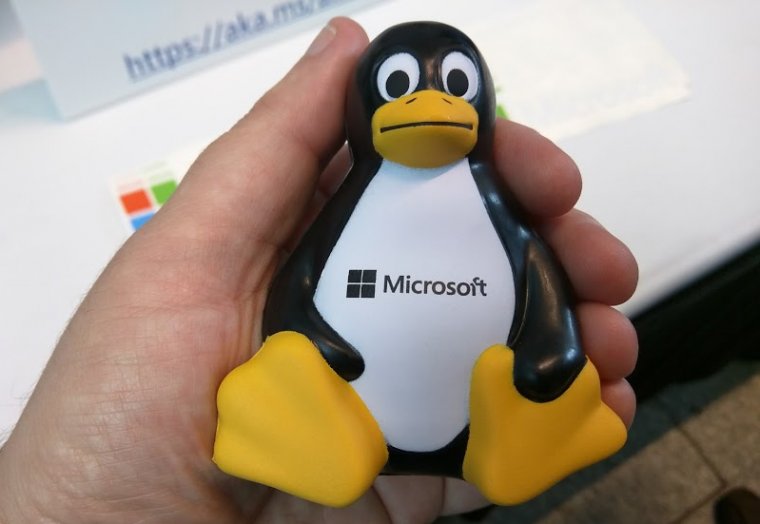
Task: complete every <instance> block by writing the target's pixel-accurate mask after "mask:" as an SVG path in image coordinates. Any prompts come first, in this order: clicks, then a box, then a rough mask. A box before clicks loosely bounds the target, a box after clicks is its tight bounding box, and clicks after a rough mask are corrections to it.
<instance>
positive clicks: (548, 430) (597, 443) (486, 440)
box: [463, 345, 626, 504]
mask: <svg viewBox="0 0 760 524" xmlns="http://www.w3.org/2000/svg"><path fill="white" fill-rule="evenodd" d="M571 356H572V355H571ZM515 358H516V354H515V353H514V352H513V351H512V350H511V349H510V348H508V347H505V346H502V345H497V346H492V347H490V348H488V349H487V350H486V351H484V352H483V354H482V355H481V356H480V358H479V359H478V361H477V362H476V363H475V366H474V368H473V373H472V382H471V390H470V440H469V442H468V444H467V451H466V453H465V459H464V464H463V476H464V478H465V480H467V481H468V482H471V483H472V484H475V485H476V486H477V487H478V489H479V490H480V492H481V493H482V494H483V495H484V496H485V497H486V498H487V499H488V500H490V501H491V502H493V503H495V504H517V503H521V502H524V501H526V500H528V499H530V498H533V497H535V496H536V495H538V494H539V493H541V492H542V491H544V490H546V489H548V488H549V487H551V486H552V485H553V484H554V483H556V482H557V481H559V480H561V479H562V478H564V477H566V476H567V475H569V474H570V473H573V472H574V471H577V470H578V469H581V468H582V467H585V466H588V465H590V464H592V463H594V462H597V461H599V460H601V459H603V458H605V457H607V456H609V455H611V454H612V453H614V452H615V451H617V450H618V449H620V447H622V445H623V444H624V443H625V440H626V428H625V425H624V424H623V422H622V421H621V420H620V418H619V417H618V416H617V415H616V414H615V413H614V412H613V411H612V410H611V409H610V408H609V407H608V406H607V405H605V404H604V403H603V402H602V400H601V391H600V383H599V375H598V374H597V372H596V369H595V368H594V365H593V364H592V363H591V362H590V361H588V360H587V359H585V358H584V359H583V360H582V361H581V363H582V368H581V370H580V373H575V374H574V375H572V379H571V380H570V384H569V387H568V386H565V387H564V389H563V391H562V392H561V393H560V394H559V396H557V397H556V398H555V399H554V400H550V401H545V402H538V401H534V400H530V399H529V398H528V397H526V396H525V395H524V393H522V392H520V391H518V390H517V387H516V386H515V384H516V383H517V382H518V380H517V376H516V374H517V371H516V367H515ZM570 361H571V362H572V360H570ZM559 369H560V370H562V369H565V368H563V367H559ZM569 369H570V370H572V369H573V368H572V367H570V368H569ZM552 370H553V371H555V372H556V368H552ZM505 376H506V377H508V380H507V381H506V384H505V380H504V377H505ZM528 376H531V375H528ZM553 376H554V375H550V376H549V378H550V379H551V378H552V377H553ZM556 376H559V375H556ZM533 377H535V374H534V375H533V376H531V378H533ZM521 378H523V379H524V378H525V377H521ZM562 378H564V379H566V378H567V377H562ZM558 384H559V385H560V386H561V385H562V384H563V382H562V381H560V380H557V381H556V383H555V384H553V385H554V386H555V387H559V386H558ZM545 391H547V390H543V391H539V393H543V392H545ZM549 391H550V390H549ZM552 393H554V394H556V391H553V392H552Z"/></svg>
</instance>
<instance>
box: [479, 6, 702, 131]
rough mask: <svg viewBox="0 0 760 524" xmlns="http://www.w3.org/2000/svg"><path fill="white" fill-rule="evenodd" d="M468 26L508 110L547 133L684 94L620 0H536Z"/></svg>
mask: <svg viewBox="0 0 760 524" xmlns="http://www.w3.org/2000/svg"><path fill="white" fill-rule="evenodd" d="M470 30H471V31H472V33H473V34H472V36H473V38H474V39H475V40H476V43H477V45H478V47H479V48H480V50H481V52H482V53H483V55H484V56H485V58H486V61H487V62H488V65H489V67H490V69H491V72H492V74H493V76H494V81H495V83H496V85H497V90H498V91H497V98H498V100H499V102H500V103H501V104H502V105H503V106H504V108H505V109H506V111H507V113H508V114H509V116H510V118H512V119H513V120H515V121H518V122H521V123H524V124H527V125H529V126H531V127H534V128H536V129H538V130H539V131H541V132H542V133H543V134H545V135H546V136H548V137H550V138H552V139H554V140H558V139H561V138H565V137H568V136H572V135H577V134H580V133H582V132H584V131H588V130H590V129H592V128H594V127H597V126H600V125H603V124H606V123H609V122H612V121H615V120H621V119H625V118H629V117H631V116H634V115H636V114H639V113H643V112H646V111H651V110H654V109H657V108H659V107H662V106H664V105H666V104H670V103H673V102H677V101H679V100H682V99H684V98H685V97H687V96H688V94H689V88H688V77H687V75H686V73H685V72H684V71H683V69H682V68H681V67H680V65H679V64H678V63H677V62H676V60H675V59H674V58H673V57H672V56H671V55H670V54H669V53H668V52H667V51H666V50H665V48H664V47H663V46H662V45H661V44H660V42H659V41H658V40H657V38H655V37H654V36H653V35H652V34H651V33H650V32H649V31H648V30H647V29H646V27H644V26H643V25H642V23H641V22H640V21H639V19H638V18H637V17H636V16H635V15H634V14H633V13H631V12H630V11H629V9H628V8H627V7H625V5H623V4H622V3H621V2H620V1H619V0H539V1H536V2H532V3H530V4H529V5H528V6H527V7H525V8H523V9H522V10H519V11H513V12H511V13H510V15H509V16H507V17H498V18H496V19H489V20H488V21H484V22H480V23H477V24H475V25H473V26H471V29H470Z"/></svg>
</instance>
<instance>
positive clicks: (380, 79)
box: [377, 53, 420, 102]
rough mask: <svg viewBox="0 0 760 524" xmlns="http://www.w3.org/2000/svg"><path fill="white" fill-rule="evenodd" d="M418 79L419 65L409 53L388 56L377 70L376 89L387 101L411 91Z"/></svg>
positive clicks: (415, 86)
mask: <svg viewBox="0 0 760 524" xmlns="http://www.w3.org/2000/svg"><path fill="white" fill-rule="evenodd" d="M419 81H420V65H419V64H418V63H417V60H416V59H415V58H414V57H413V56H412V55H410V54H409V53H396V54H395V55H391V56H389V57H388V58H386V59H385V61H384V62H383V63H382V64H381V65H380V69H378V71H377V89H378V91H380V96H382V97H383V98H384V99H385V100H387V101H388V102H391V101H393V100H396V99H397V98H401V97H402V96H404V95H408V94H409V93H411V92H413V91H414V90H415V89H416V88H417V84H418V83H419Z"/></svg>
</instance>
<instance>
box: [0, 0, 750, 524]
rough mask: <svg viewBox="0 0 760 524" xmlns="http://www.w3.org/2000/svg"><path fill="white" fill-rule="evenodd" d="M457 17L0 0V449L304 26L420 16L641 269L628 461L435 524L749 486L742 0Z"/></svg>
mask: <svg viewBox="0 0 760 524" xmlns="http://www.w3.org/2000/svg"><path fill="white" fill-rule="evenodd" d="M456 4H457V5H443V3H441V2H434V1H432V0H430V1H423V0H404V1H403V2H402V1H401V0H374V1H369V0H343V1H338V0H336V1H332V2H331V1H325V0H322V1H317V0H314V1H307V0H300V1H271V0H270V1H255V0H225V1H220V2H214V3H206V2H195V3H193V8H192V9H191V8H189V7H188V5H189V2H187V1H185V2H182V3H181V4H180V2H178V1H175V2H172V1H169V0H166V1H165V2H162V3H160V5H158V4H156V3H155V2H148V1H146V0H140V1H133V2H123V1H116V0H110V1H107V2H102V1H96V0H79V1H77V2H74V3H65V5H64V3H62V2H55V1H53V0H19V1H18V2H17V3H16V4H15V5H12V4H11V2H10V0H0V441H2V440H3V437H2V435H7V434H8V433H9V432H10V430H11V429H12V428H13V425H14V424H15V422H16V420H17V419H18V416H19V415H20V413H21V410H22V409H23V406H24V403H25V401H26V399H27V397H28V395H29V394H30V392H31V391H32V389H33V387H34V384H35V382H36V380H37V378H38V376H39V374H40V373H41V371H42V369H43V367H44V365H45V362H46V361H47V359H48V357H49V356H50V353H51V351H52V349H53V347H54V346H55V343H56V340H57V338H58V336H59V335H60V333H61V332H62V330H63V328H64V327H65V325H66V322H67V320H68V318H69V317H70V316H71V315H72V313H73V312H74V310H75V308H76V306H77V305H78V303H79V301H80V300H81V299H82V297H83V296H84V294H85V293H86V291H87V289H88V288H89V287H90V285H91V284H92V283H93V281H94V280H95V278H96V277H97V275H98V274H99V272H100V271H101V270H102V268H103V267H104V266H105V264H106V263H107V261H108V260H109V259H110V257H111V256H112V255H113V253H114V252H115V251H116V250H117V249H118V247H119V246H120V245H121V244H122V243H123V242H124V240H125V239H126V238H127V237H128V236H129V235H130V234H131V233H132V232H133V231H134V230H135V229H137V228H139V227H141V226H142V225H143V224H144V223H145V222H147V221H148V220H150V217H151V216H152V215H153V213H155V212H156V211H157V210H158V209H159V208H160V207H161V205H162V204H163V203H164V202H165V201H166V200H167V199H168V198H170V196H171V193H172V191H173V190H174V188H175V187H176V185H177V183H179V181H180V180H181V178H182V175H183V173H184V171H185V170H186V169H187V167H188V166H189V164H190V163H191V162H192V160H193V159H194V158H195V156H196V155H197V154H198V153H199V152H200V150H201V149H202V148H203V147H204V146H205V145H206V144H208V143H209V142H210V141H211V140H213V139H214V138H215V137H216V136H218V135H219V134H221V133H222V132H224V131H225V130H226V129H227V128H228V127H230V126H231V125H232V124H233V123H234V122H235V121H236V120H237V119H238V118H239V117H240V116H241V115H242V114H243V113H245V112H246V111H247V110H248V109H249V108H250V106H251V105H252V104H253V102H255V100H256V99H257V98H258V97H259V96H260V95H261V94H262V93H263V92H264V91H265V90H266V89H267V88H268V87H270V86H271V85H272V84H274V83H275V82H276V81H277V80H278V79H279V78H280V77H281V76H282V75H283V74H284V73H285V72H286V71H287V70H288V69H289V67H290V66H291V65H292V64H293V63H294V62H295V61H296V60H297V59H298V57H299V56H300V55H301V54H302V52H303V50H305V49H306V47H307V46H308V44H309V42H310V41H311V39H313V37H314V36H315V35H316V34H317V32H318V31H319V29H320V27H321V25H322V24H324V23H325V22H326V21H327V20H328V19H329V18H330V17H331V16H334V15H336V14H348V15H350V16H352V17H354V18H355V19H356V20H358V21H359V22H360V23H361V24H362V25H363V26H364V27H365V29H366V30H367V32H368V33H369V35H370V37H373V36H375V35H377V34H378V33H379V32H381V31H382V30H383V29H385V28H386V27H388V26H390V25H393V24H396V23H399V22H403V21H409V20H420V19H433V20H437V21H441V22H446V23H450V24H452V25H455V26H457V27H459V28H460V29H462V30H463V31H465V32H466V33H468V34H469V35H470V36H471V37H472V38H473V40H474V41H475V42H476V44H477V45H478V46H479V47H480V49H481V51H482V52H483V54H484V56H485V57H486V60H487V61H488V63H489V67H490V68H491V71H492V74H493V76H494V79H495V82H496V86H497V97H498V102H499V110H500V112H503V114H506V115H508V116H509V117H510V118H512V119H514V120H516V121H519V122H522V123H525V124H528V125H531V126H533V127H535V128H537V129H538V130H539V131H541V132H542V133H544V134H545V135H547V136H549V137H550V138H552V139H553V140H555V141H557V142H558V144H559V145H560V146H561V147H562V148H563V149H565V150H566V151H567V152H568V153H569V154H570V155H571V156H572V157H573V158H574V159H575V160H576V162H577V163H578V165H579V166H580V168H581V171H582V173H583V176H584V193H583V196H582V198H581V201H580V203H579V207H580V208H582V209H583V210H585V211H587V212H589V213H591V214H593V215H595V216H596V217H597V218H598V219H599V220H600V221H601V222H602V223H603V224H604V225H605V226H606V227H608V228H609V229H610V231H611V232H612V233H614V234H615V235H617V236H618V237H620V238H621V239H622V240H623V241H624V242H626V243H627V244H628V245H629V246H630V247H631V249H632V250H633V252H634V254H635V255H636V257H637V260H638V261H639V265H640V270H641V278H640V285H639V288H638V290H637V292H636V294H635V295H634V297H633V298H632V299H631V300H630V301H629V302H627V303H625V304H622V305H621V306H620V309H621V310H622V311H623V312H624V313H625V314H627V315H629V316H630V317H631V318H632V319H633V320H634V323H635V325H636V327H637V330H638V332H639V337H640V344H641V350H640V360H639V365H638V367H637V369H636V371H635V372H634V374H633V376H632V377H631V381H632V383H633V385H634V388H635V389H636V391H637V394H638V396H639V399H640V400H641V402H642V404H641V406H640V410H639V413H638V415H637V419H636V421H635V423H634V426H633V428H632V431H631V435H630V441H629V443H628V444H627V445H626V447H625V448H624V450H623V451H622V452H621V453H619V454H618V455H616V456H614V457H612V458H611V459H609V460H607V461H605V462H604V463H602V464H599V465H597V466H594V467H592V468H590V469H588V470H585V471H583V472H581V473H578V474H576V475H574V476H573V477H571V478H569V479H567V480H566V481H564V482H562V483H561V484H559V485H558V486H556V487H555V488H553V489H552V490H550V491H549V492H547V493H546V494H544V495H542V496H540V497H539V498H537V499H535V500H534V501H531V502H529V503H527V504H525V505H522V506H519V507H514V508H495V509H490V510H487V511H482V512H478V513H477V514H471V515H467V516H460V517H450V518H446V519H442V522H449V523H453V522H471V521H476V522H477V521H480V522H493V523H496V522H510V523H533V522H542V523H554V522H557V523H560V522H568V523H607V522H623V523H628V522H630V523H634V522H635V523H640V522H647V523H662V524H671V523H688V524H699V523H712V522H716V521H715V516H714V508H715V504H716V502H717V501H719V500H721V499H722V498H725V497H726V495H731V497H734V498H736V494H735V493H736V492H735V490H736V489H737V488H748V489H749V490H750V491H754V492H755V493H758V492H760V364H758V357H759V356H760V243H759V242H760V167H759V166H760V148H759V147H758V144H760V126H758V122H759V121H760V98H759V97H758V93H760V32H758V30H757V28H758V27H760V4H759V3H757V2H754V1H752V0H730V1H725V2H717V1H715V0H712V1H710V0H668V1H667V2H664V1H661V0H637V1H634V0H535V1H530V0H503V1H496V0H490V1H489V0H472V1H470V2H457V3H456ZM732 494H733V495H732ZM731 497H729V500H733V499H732V498H731ZM742 497H743V498H742ZM738 499H740V500H742V501H744V502H741V503H740V504H739V506H741V504H744V506H743V507H750V506H751V504H753V502H751V497H749V496H747V495H746V494H745V495H742V496H739V497H738ZM748 501H749V502H748ZM755 515H756V516H755V517H754V518H755V519H757V518H758V517H757V515H760V512H758V513H757V514H755ZM721 522H757V520H751V519H750V520H735V521H729V520H723V521H721Z"/></svg>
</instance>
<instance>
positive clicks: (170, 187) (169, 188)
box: [150, 180, 177, 205]
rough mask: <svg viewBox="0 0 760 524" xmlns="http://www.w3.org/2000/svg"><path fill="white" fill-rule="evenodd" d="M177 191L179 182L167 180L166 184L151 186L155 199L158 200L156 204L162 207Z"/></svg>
mask: <svg viewBox="0 0 760 524" xmlns="http://www.w3.org/2000/svg"><path fill="white" fill-rule="evenodd" d="M175 189H177V182H176V181H175V180H167V181H165V182H161V183H160V184H156V185H153V186H150V190H151V192H152V193H153V197H154V198H155V199H156V202H157V203H158V204H159V205H162V204H163V203H164V202H166V201H167V200H169V197H170V196H172V193H174V190H175Z"/></svg>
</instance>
